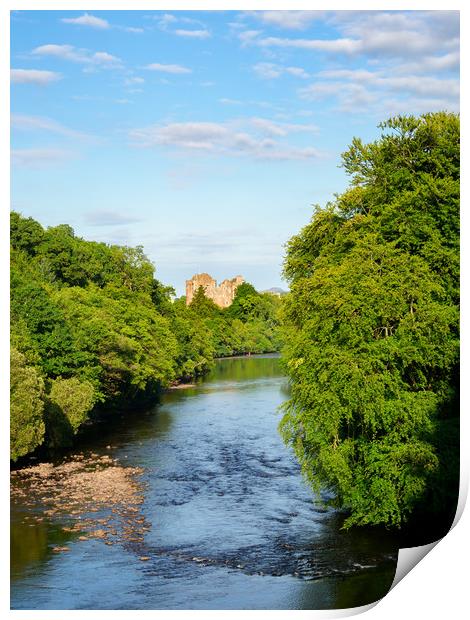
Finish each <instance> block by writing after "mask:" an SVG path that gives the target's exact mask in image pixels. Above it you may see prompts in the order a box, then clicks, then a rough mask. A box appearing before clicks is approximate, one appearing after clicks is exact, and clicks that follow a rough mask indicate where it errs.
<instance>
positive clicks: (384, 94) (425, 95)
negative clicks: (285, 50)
mask: <svg viewBox="0 0 470 620" xmlns="http://www.w3.org/2000/svg"><path fill="white" fill-rule="evenodd" d="M317 78H318V79H317V80H316V81H315V82H314V83H312V84H310V85H308V86H307V87H304V88H301V89H299V91H298V92H299V95H300V97H301V98H303V99H307V100H313V101H315V100H323V99H327V98H332V99H336V101H337V104H338V108H339V109H340V110H342V111H356V112H362V113H366V114H367V113H370V112H371V111H375V112H380V113H382V114H384V113H385V112H386V113H387V114H390V113H393V114H398V113H400V112H403V111H408V112H411V113H415V114H417V113H420V112H422V111H425V110H426V107H425V102H427V103H428V104H429V105H431V107H430V109H433V110H436V109H449V110H456V109H458V100H459V90H460V87H459V80H458V79H456V78H438V77H434V76H427V75H402V74H396V73H393V71H391V70H390V69H388V70H387V71H385V70H382V71H380V70H378V71H367V70H364V69H335V70H328V71H321V72H319V73H318V74H317ZM399 102H400V103H399ZM419 102H421V103H419ZM437 102H439V103H440V108H439V107H436V106H437ZM406 105H408V106H409V107H408V109H407V108H406Z"/></svg>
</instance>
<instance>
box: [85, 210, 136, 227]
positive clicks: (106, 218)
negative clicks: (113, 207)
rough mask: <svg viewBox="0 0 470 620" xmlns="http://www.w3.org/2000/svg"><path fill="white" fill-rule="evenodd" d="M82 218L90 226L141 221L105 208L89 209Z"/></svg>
mask: <svg viewBox="0 0 470 620" xmlns="http://www.w3.org/2000/svg"><path fill="white" fill-rule="evenodd" d="M84 220H85V223H86V224H88V225H90V226H125V225H127V224H135V223H137V222H141V221H142V220H141V219H140V218H137V217H133V216H129V215H123V214H122V213H119V212H117V211H106V210H98V211H89V212H88V213H85V216H84Z"/></svg>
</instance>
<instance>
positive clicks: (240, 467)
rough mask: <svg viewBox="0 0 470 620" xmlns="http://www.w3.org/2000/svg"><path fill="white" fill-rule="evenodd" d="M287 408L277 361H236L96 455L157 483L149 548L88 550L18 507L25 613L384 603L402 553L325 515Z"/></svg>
mask: <svg viewBox="0 0 470 620" xmlns="http://www.w3.org/2000/svg"><path fill="white" fill-rule="evenodd" d="M286 398H287V384H286V379H285V378H284V377H283V376H282V373H281V371H280V367H279V362H278V359H277V358H276V357H272V356H255V357H246V358H236V359H227V360H222V361H220V362H218V363H217V366H216V368H215V370H214V371H213V372H212V373H211V374H210V375H209V376H208V377H207V378H206V379H205V380H204V381H202V382H201V383H200V384H198V385H197V386H195V387H194V388H190V389H185V390H174V391H171V392H168V393H167V394H165V395H164V396H163V398H162V402H161V404H159V405H157V406H155V407H154V408H152V409H150V410H149V411H146V412H143V413H136V414H133V415H126V416H123V417H122V418H120V419H119V420H118V421H117V422H116V423H115V424H114V425H113V428H112V429H110V430H109V431H108V432H107V434H106V435H105V436H102V437H101V438H100V439H94V440H93V441H92V442H91V443H89V444H88V445H86V446H85V451H87V450H88V451H93V452H94V453H95V454H97V455H102V454H107V455H111V456H112V457H113V458H116V459H118V461H119V462H120V463H122V464H126V465H129V466H132V467H139V468H143V469H144V473H143V475H142V476H141V482H143V483H144V486H143V489H144V490H143V503H142V505H141V512H142V514H143V516H144V517H145V519H146V523H149V524H150V528H149V529H148V530H146V531H145V535H144V537H143V539H142V540H137V541H132V540H122V541H121V542H120V543H119V544H114V545H107V544H105V542H104V541H103V540H96V539H92V540H86V541H83V540H78V536H77V534H76V533H75V532H71V531H67V530H64V529H63V527H64V523H63V520H61V519H59V518H58V517H57V518H55V517H54V516H49V517H47V518H44V520H43V521H41V522H39V523H38V522H36V521H34V520H33V519H31V511H33V512H35V513H36V514H37V513H38V512H39V513H40V512H41V510H43V506H41V502H40V501H38V502H37V503H36V505H34V506H33V507H31V506H26V505H23V504H22V502H21V501H19V500H16V501H14V502H13V504H12V528H11V533H12V586H11V605H12V608H14V609H324V608H341V607H353V606H358V605H365V604H367V603H370V602H372V601H375V600H377V599H379V598H381V597H382V596H384V595H385V594H386V592H387V591H388V589H389V587H390V585H391V583H392V581H393V577H394V573H395V567H396V557H397V550H398V545H397V542H396V541H395V540H394V539H393V537H392V536H391V535H388V534H386V533H385V532H383V533H381V532H374V533H373V534H372V533H371V532H370V531H355V532H343V531H340V524H341V519H340V517H339V515H338V514H336V513H335V512H334V511H332V510H327V509H325V508H324V507H322V505H321V503H319V502H317V501H315V499H314V498H313V496H312V493H311V491H310V490H309V489H308V487H307V486H306V485H305V484H304V482H303V480H302V478H301V475H300V472H299V468H298V465H297V463H296V461H295V459H294V457H293V456H292V454H291V452H290V451H289V450H288V449H287V448H286V447H285V446H284V444H283V442H282V440H281V438H280V436H279V433H278V430H277V426H278V423H279V420H280V417H281V414H280V412H279V410H278V407H279V405H280V404H281V403H282V402H283V400H285V399H286ZM81 451H83V446H82V448H81ZM57 545H66V546H67V547H68V549H69V551H67V552H66V553H59V554H57V553H54V552H53V551H52V550H53V548H54V547H57ZM142 557H146V558H148V559H147V560H146V561H142V560H141V559H139V558H142Z"/></svg>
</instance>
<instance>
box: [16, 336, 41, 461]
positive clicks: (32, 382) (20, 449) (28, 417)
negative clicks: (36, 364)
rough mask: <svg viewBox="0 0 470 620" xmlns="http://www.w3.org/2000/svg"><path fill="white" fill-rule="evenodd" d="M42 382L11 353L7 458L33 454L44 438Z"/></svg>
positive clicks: (19, 356)
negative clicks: (8, 456) (8, 448)
mask: <svg viewBox="0 0 470 620" xmlns="http://www.w3.org/2000/svg"><path fill="white" fill-rule="evenodd" d="M43 395H44V382H43V380H42V378H41V376H40V375H39V373H38V372H37V371H36V370H35V368H33V367H32V366H28V365H27V362H26V358H25V357H24V355H22V354H21V353H20V352H19V351H17V350H16V349H15V348H12V349H11V350H10V458H11V459H12V460H13V461H16V460H17V459H18V458H19V457H20V456H24V455H25V454H28V453H29V452H32V451H33V450H34V449H35V448H37V447H38V446H39V445H41V443H42V441H43V439H44V428H45V427H44V420H43V409H44V401H43Z"/></svg>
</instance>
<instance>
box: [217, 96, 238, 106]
mask: <svg viewBox="0 0 470 620" xmlns="http://www.w3.org/2000/svg"><path fill="white" fill-rule="evenodd" d="M218 101H219V103H223V104H224V105H243V101H240V100H239V99H230V98H229V97H222V98H221V99H219V100H218Z"/></svg>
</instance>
